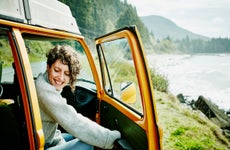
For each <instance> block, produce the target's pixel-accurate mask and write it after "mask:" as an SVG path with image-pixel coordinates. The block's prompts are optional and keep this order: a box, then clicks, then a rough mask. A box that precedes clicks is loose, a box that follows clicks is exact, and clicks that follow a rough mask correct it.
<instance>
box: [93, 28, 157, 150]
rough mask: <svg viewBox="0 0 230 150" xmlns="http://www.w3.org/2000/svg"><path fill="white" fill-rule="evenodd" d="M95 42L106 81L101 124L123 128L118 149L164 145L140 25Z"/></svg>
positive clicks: (102, 92) (102, 99)
mask: <svg viewBox="0 0 230 150" xmlns="http://www.w3.org/2000/svg"><path fill="white" fill-rule="evenodd" d="M95 42H96V47H97V53H98V58H99V64H100V72H101V81H102V85H103V89H102V90H101V91H100V93H99V99H100V111H99V115H100V124H101V125H103V126H105V127H107V128H110V129H112V130H113V129H116V130H119V131H120V132H121V136H122V138H121V139H120V140H118V141H117V142H118V143H117V147H118V149H143V150H147V149H149V150H150V149H151V150H154V149H161V144H160V143H161V142H160V141H161V140H160V139H161V138H160V137H161V136H160V132H159V131H160V130H159V127H158V122H157V113H156V109H155V106H156V105H155V100H154V93H153V87H152V83H151V78H150V73H149V70H148V64H147V61H146V58H145V54H144V51H143V46H142V43H141V40H140V36H139V33H138V30H137V28H136V26H131V27H125V28H123V29H120V30H117V31H115V32H112V33H109V34H106V35H104V36H101V37H98V38H96V40H95Z"/></svg>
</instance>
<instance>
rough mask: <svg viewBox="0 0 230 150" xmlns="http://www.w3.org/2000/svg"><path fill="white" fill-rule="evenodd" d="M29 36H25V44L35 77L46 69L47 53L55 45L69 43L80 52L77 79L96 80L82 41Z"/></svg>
mask: <svg viewBox="0 0 230 150" xmlns="http://www.w3.org/2000/svg"><path fill="white" fill-rule="evenodd" d="M27 37H28V35H26V36H25V45H26V47H27V50H28V54H29V60H30V63H31V67H32V72H33V77H34V78H36V77H37V76H38V75H39V74H40V73H43V72H45V71H46V60H47V58H46V54H47V53H48V51H49V50H50V49H52V48H54V46H55V45H62V44H67V45H70V46H72V47H73V48H74V49H75V50H76V51H77V52H78V57H79V59H80V64H81V71H80V74H79V75H78V77H77V79H78V80H79V81H81V80H83V79H84V80H87V81H90V82H94V79H93V75H92V72H91V69H90V65H89V62H88V59H87V56H86V54H85V52H84V49H83V47H82V46H81V44H80V42H78V41H74V40H63V39H55V38H47V39H46V38H44V37H43V39H42V38H41V37H40V39H36V38H31V39H29V38H27ZM34 39H36V40H34ZM44 39H46V40H44ZM94 88H95V87H94Z"/></svg>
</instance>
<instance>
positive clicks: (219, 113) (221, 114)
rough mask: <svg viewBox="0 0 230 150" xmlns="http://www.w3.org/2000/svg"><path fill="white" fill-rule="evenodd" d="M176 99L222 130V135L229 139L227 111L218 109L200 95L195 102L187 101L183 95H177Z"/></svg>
mask: <svg viewBox="0 0 230 150" xmlns="http://www.w3.org/2000/svg"><path fill="white" fill-rule="evenodd" d="M177 98H178V99H179V101H180V102H181V103H184V104H186V105H188V106H190V107H191V108H192V109H193V110H200V111H201V112H202V113H203V114H204V115H205V116H207V117H208V118H209V120H210V121H212V122H213V123H214V124H216V125H217V126H219V127H220V128H221V129H222V131H223V135H225V136H226V137H227V138H229V139H230V117H229V112H228V111H224V110H222V109H219V107H218V106H217V105H216V104H214V103H212V102H211V101H210V100H208V99H207V98H205V97H204V96H202V95H201V96H199V97H198V99H197V100H192V101H187V99H186V98H185V96H184V95H183V94H178V95H177Z"/></svg>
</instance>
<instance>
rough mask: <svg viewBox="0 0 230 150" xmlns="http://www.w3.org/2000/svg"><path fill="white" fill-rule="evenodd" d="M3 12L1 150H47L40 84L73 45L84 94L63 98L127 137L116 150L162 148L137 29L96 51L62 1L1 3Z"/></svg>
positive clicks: (113, 36) (117, 34)
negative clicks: (58, 50)
mask: <svg viewBox="0 0 230 150" xmlns="http://www.w3.org/2000/svg"><path fill="white" fill-rule="evenodd" d="M0 7H1V9H0V119H1V121H0V145H1V149H4V148H5V149H23V150H26V149H30V150H42V149H44V144H45V138H44V133H43V130H42V122H41V116H40V111H39V105H38V98H37V93H36V88H35V84H34V80H35V79H36V78H37V76H38V74H39V73H42V72H44V71H45V69H46V53H47V51H48V50H50V49H51V48H53V47H54V46H55V45H57V44H68V45H70V46H72V47H73V48H74V49H75V50H76V51H77V52H78V53H79V59H80V63H81V65H82V69H81V72H80V75H79V76H78V78H77V83H76V85H75V86H76V90H75V91H74V92H71V89H70V87H69V86H68V85H67V86H66V87H64V88H63V91H62V93H61V94H62V96H63V97H65V98H66V100H67V103H68V104H69V105H72V106H73V107H74V109H75V110H76V111H77V112H78V113H81V114H82V115H84V116H86V117H88V118H90V119H91V120H93V121H95V122H97V123H98V124H100V125H101V126H104V127H106V128H109V129H111V130H119V131H120V132H121V139H119V140H117V141H116V143H115V145H116V146H115V148H114V149H136V150H157V149H161V145H162V144H161V143H162V142H161V139H162V135H161V133H162V131H161V128H160V126H159V124H158V118H157V117H158V116H157V111H156V104H155V99H154V90H153V87H152V81H151V77H150V71H149V67H148V63H147V61H146V56H145V53H144V49H143V44H142V42H141V39H140V35H139V32H138V29H137V27H136V26H135V25H134V26H129V27H124V28H122V29H118V30H116V31H112V32H111V33H108V34H106V35H103V36H100V37H97V38H95V49H90V48H89V46H88V45H87V43H86V41H85V39H84V37H83V36H82V35H81V32H80V30H79V27H78V25H77V22H76V20H75V18H74V17H73V16H72V13H71V11H70V8H69V7H68V6H67V5H65V4H63V3H61V2H59V1H57V0H17V1H15V0H1V1H0ZM59 128H60V130H62V132H66V131H65V130H64V129H63V128H62V127H61V126H60V127H59ZM95 149H99V148H96V147H95Z"/></svg>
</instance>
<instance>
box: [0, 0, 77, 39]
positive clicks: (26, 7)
mask: <svg viewBox="0 0 230 150" xmlns="http://www.w3.org/2000/svg"><path fill="white" fill-rule="evenodd" d="M0 18H4V19H8V20H14V21H18V22H23V23H25V24H31V25H36V26H42V27H46V28H51V29H58V30H64V31H68V32H72V33H76V34H81V33H80V31H79V28H78V26H77V22H76V20H75V18H74V17H73V16H72V13H71V11H70V8H69V6H67V5H65V4H63V3H61V2H59V1H58V0H0Z"/></svg>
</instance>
